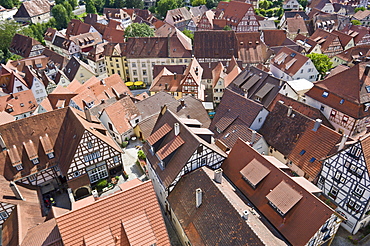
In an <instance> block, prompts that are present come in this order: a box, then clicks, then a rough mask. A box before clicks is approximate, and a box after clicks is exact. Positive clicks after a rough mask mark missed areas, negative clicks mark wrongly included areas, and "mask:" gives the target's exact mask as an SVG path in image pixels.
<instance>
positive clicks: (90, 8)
mask: <svg viewBox="0 0 370 246" xmlns="http://www.w3.org/2000/svg"><path fill="white" fill-rule="evenodd" d="M86 13H91V14H96V13H97V12H96V8H95V5H94V2H93V0H86Z"/></svg>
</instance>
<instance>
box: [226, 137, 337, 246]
mask: <svg viewBox="0 0 370 246" xmlns="http://www.w3.org/2000/svg"><path fill="white" fill-rule="evenodd" d="M252 160H257V161H259V162H260V163H261V164H262V165H264V166H265V167H266V168H268V169H270V170H271V171H270V173H269V174H268V175H267V176H266V177H265V178H264V179H263V181H262V182H261V183H260V184H257V186H256V187H255V188H252V187H251V186H250V184H248V183H247V182H246V181H244V180H243V178H242V175H241V174H240V171H241V170H242V169H243V168H244V167H245V166H246V165H248V163H250V162H251V161H252ZM221 167H222V169H223V171H224V173H225V175H226V176H227V177H228V178H229V179H230V180H231V182H232V183H233V184H234V185H236V186H237V188H239V189H240V191H241V192H242V193H243V194H244V195H245V196H247V197H248V199H249V200H250V202H251V203H252V204H253V205H254V206H256V207H257V209H258V210H259V212H260V213H261V214H262V215H263V216H265V217H266V219H267V220H268V221H269V222H270V223H271V224H272V225H273V226H274V227H275V228H276V229H277V230H278V231H279V232H280V233H281V234H282V235H283V236H284V237H285V238H286V239H287V240H288V241H289V243H290V244H292V245H306V244H307V243H308V242H309V240H310V239H311V238H312V237H313V236H314V235H315V234H316V232H317V231H318V230H319V229H320V228H321V227H322V226H323V224H324V223H325V222H326V221H327V220H328V219H329V218H330V217H331V216H332V215H333V214H334V213H335V211H334V210H333V209H331V208H330V207H329V206H328V205H326V204H325V203H324V202H322V201H321V200H319V198H318V197H316V196H315V195H313V194H311V193H310V192H308V191H307V190H306V189H305V188H304V187H302V186H300V184H299V183H296V182H295V181H294V179H293V178H291V177H289V176H288V175H287V174H286V173H285V172H284V171H283V170H280V168H278V167H276V166H275V165H273V164H271V163H270V162H269V161H268V160H267V159H266V158H264V157H263V156H262V155H260V154H259V153H258V152H257V151H256V150H254V149H253V148H252V147H250V146H249V145H248V144H247V143H245V142H243V141H241V140H238V141H237V142H236V144H235V145H234V147H233V149H232V150H231V152H230V154H229V156H228V159H227V160H225V161H224V163H223V164H222V166H221ZM284 187H285V189H281V188H284ZM266 198H269V199H271V200H272V201H274V202H275V203H276V204H275V203H274V204H275V206H279V207H278V208H279V210H280V209H282V210H281V211H284V212H285V215H284V216H283V217H282V215H280V214H279V213H278V211H277V210H276V209H274V208H273V207H272V206H271V205H269V204H268V200H267V199H266ZM282 198H283V199H282ZM297 235H299V237H297Z"/></svg>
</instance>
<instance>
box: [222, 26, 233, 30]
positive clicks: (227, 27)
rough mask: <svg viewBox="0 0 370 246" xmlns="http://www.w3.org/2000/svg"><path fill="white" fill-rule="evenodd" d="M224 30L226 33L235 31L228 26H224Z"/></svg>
mask: <svg viewBox="0 0 370 246" xmlns="http://www.w3.org/2000/svg"><path fill="white" fill-rule="evenodd" d="M223 30H224V31H231V30H233V29H231V27H230V26H228V25H226V26H224V28H223Z"/></svg>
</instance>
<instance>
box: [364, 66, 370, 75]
mask: <svg viewBox="0 0 370 246" xmlns="http://www.w3.org/2000/svg"><path fill="white" fill-rule="evenodd" d="M369 71H370V64H367V65H366V67H365V72H364V73H365V75H366V76H368V75H369Z"/></svg>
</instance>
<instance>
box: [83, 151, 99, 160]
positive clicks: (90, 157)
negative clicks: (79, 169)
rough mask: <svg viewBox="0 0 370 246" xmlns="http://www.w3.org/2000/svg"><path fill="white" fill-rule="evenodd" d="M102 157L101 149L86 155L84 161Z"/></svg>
mask: <svg viewBox="0 0 370 246" xmlns="http://www.w3.org/2000/svg"><path fill="white" fill-rule="evenodd" d="M99 157H100V151H99V150H98V151H95V152H92V153H90V154H87V155H85V156H84V161H85V162H88V161H92V160H95V159H97V158H99Z"/></svg>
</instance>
